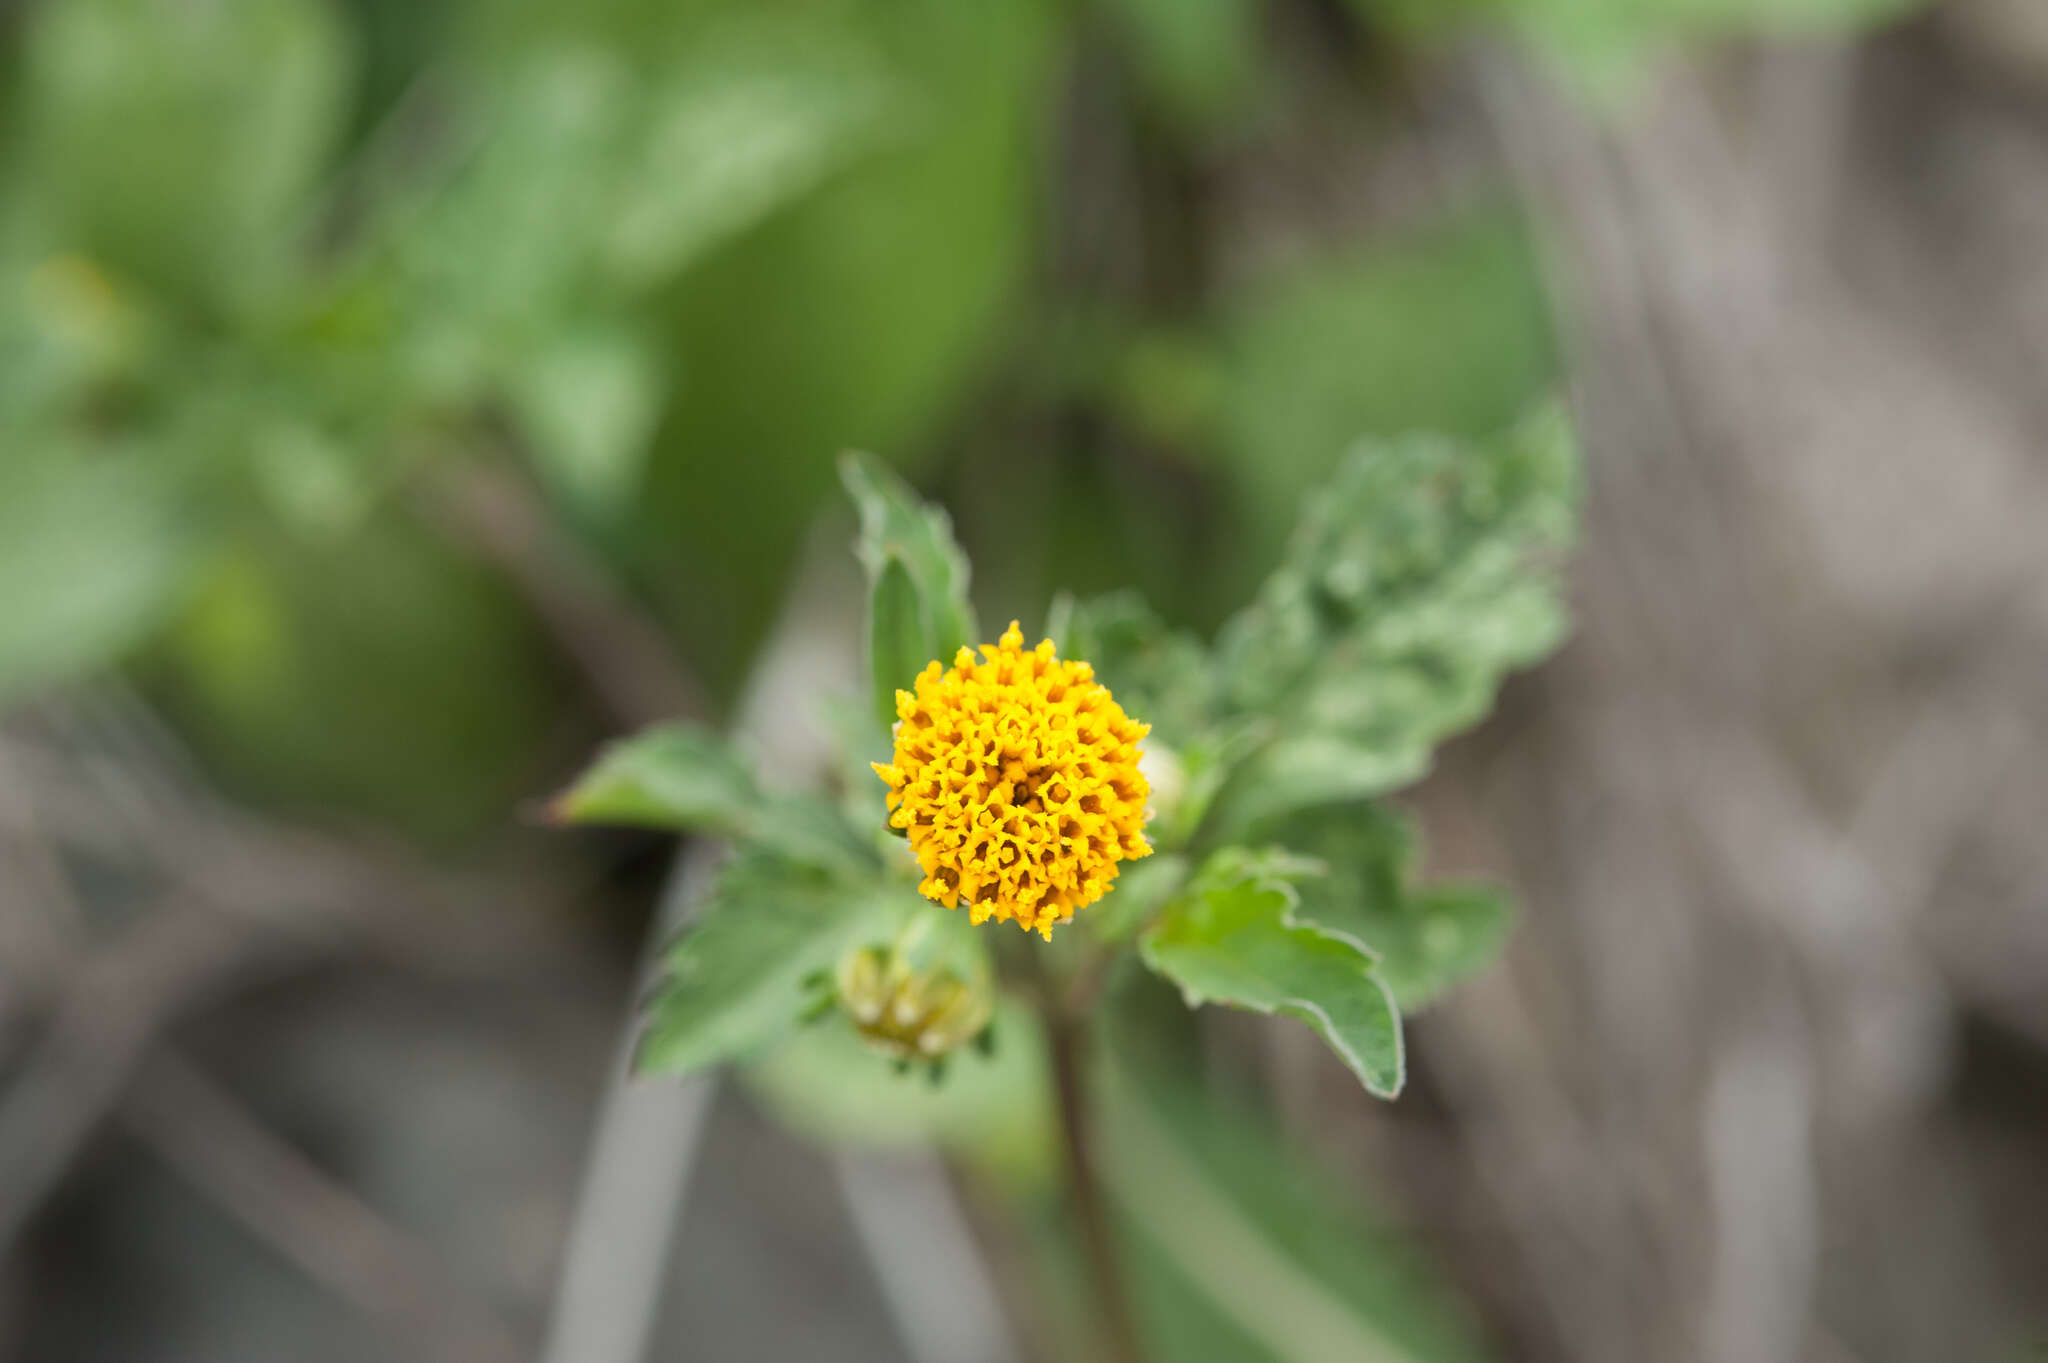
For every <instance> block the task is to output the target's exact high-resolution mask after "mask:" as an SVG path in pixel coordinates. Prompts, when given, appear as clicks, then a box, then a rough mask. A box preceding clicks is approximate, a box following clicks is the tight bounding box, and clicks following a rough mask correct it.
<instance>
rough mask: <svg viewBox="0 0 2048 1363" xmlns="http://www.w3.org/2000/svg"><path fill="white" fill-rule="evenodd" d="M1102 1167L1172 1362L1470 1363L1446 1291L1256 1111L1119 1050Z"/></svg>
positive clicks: (1467, 1342)
mask: <svg viewBox="0 0 2048 1363" xmlns="http://www.w3.org/2000/svg"><path fill="white" fill-rule="evenodd" d="M1118 1059H1119V1062H1120V1063H1119V1064H1118V1065H1117V1067H1116V1069H1115V1072H1114V1078H1115V1081H1116V1082H1115V1083H1114V1084H1113V1085H1111V1086H1109V1093H1108V1094H1107V1095H1106V1097H1107V1101H1106V1102H1105V1104H1104V1128H1105V1142H1104V1144H1105V1148H1106V1158H1107V1164H1108V1170H1107V1173H1108V1177H1107V1179H1106V1180H1105V1182H1106V1186H1107V1187H1108V1188H1109V1190H1110V1193H1111V1196H1113V1197H1114V1198H1115V1199H1116V1202H1117V1204H1118V1209H1119V1210H1120V1211H1121V1212H1122V1214H1123V1218H1124V1223H1125V1225H1126V1226H1128V1227H1129V1228H1130V1229H1131V1230H1132V1231H1134V1232H1135V1235H1134V1237H1133V1246H1132V1248H1133V1249H1134V1250H1135V1251H1136V1253H1135V1254H1134V1255H1133V1256H1132V1257H1133V1261H1134V1267H1135V1269H1136V1272H1135V1274H1134V1278H1135V1284H1134V1285H1135V1287H1136V1288H1137V1293H1138V1297H1139V1305H1140V1310H1141V1317H1142V1321H1143V1324H1144V1326H1145V1328H1146V1334H1147V1337H1148V1339H1149V1342H1150V1344H1151V1346H1152V1352H1153V1353H1154V1354H1155V1355H1156V1356H1157V1357H1160V1358H1170V1359H1173V1360H1175V1363H1470V1361H1471V1360H1476V1359H1478V1358H1480V1357H1481V1356H1482V1354H1481V1351H1480V1349H1479V1347H1478V1345H1477V1342H1476V1341H1475V1339H1474V1338H1473V1331H1472V1329H1471V1327H1470V1325H1469V1324H1468V1323H1467V1321H1466V1320H1464V1319H1463V1318H1462V1317H1461V1313H1460V1312H1459V1311H1458V1310H1457V1307H1456V1304H1455V1303H1454V1302H1453V1301H1452V1300H1451V1298H1450V1296H1449V1293H1448V1292H1447V1291H1446V1288H1445V1285H1444V1284H1443V1283H1441V1282H1440V1281H1437V1280H1435V1279H1434V1278H1433V1277H1432V1275H1431V1274H1430V1273H1429V1272H1428V1269H1427V1266H1426V1265H1425V1263H1424V1262H1423V1261H1422V1259H1421V1257H1420V1256H1419V1255H1418V1254H1417V1252H1416V1248H1415V1247H1414V1246H1413V1245H1412V1244H1409V1243H1406V1242H1405V1241H1404V1240H1403V1239H1402V1238H1401V1237H1400V1236H1398V1235H1397V1234H1395V1233H1394V1232H1393V1231H1392V1230H1390V1229H1389V1228H1388V1227H1387V1226H1386V1225H1384V1224H1383V1223H1381V1222H1379V1221H1378V1220H1377V1219H1376V1218H1375V1217H1373V1216H1372V1215H1370V1213H1369V1209H1368V1208H1366V1207H1365V1206H1363V1205H1358V1204H1357V1200H1356V1199H1355V1198H1354V1197H1352V1196H1350V1195H1348V1192H1349V1190H1348V1189H1347V1188H1346V1187H1345V1186H1344V1184H1345V1179H1344V1177H1343V1171H1341V1170H1337V1169H1328V1168H1320V1167H1318V1166H1317V1163H1316V1161H1314V1160H1313V1159H1311V1158H1310V1156H1309V1152H1307V1151H1305V1150H1302V1149H1300V1148H1298V1147H1296V1146H1295V1145H1293V1144H1292V1143H1290V1142H1288V1141H1287V1140H1285V1139H1283V1138H1282V1136H1281V1135H1280V1134H1279V1133H1278V1132H1276V1131H1274V1130H1273V1129H1271V1127H1269V1126H1268V1125H1267V1124H1266V1123H1264V1122H1263V1121H1259V1120H1257V1119H1255V1118H1254V1117H1253V1116H1252V1115H1251V1114H1249V1113H1246V1112H1243V1111H1241V1110H1238V1109H1236V1108H1234V1107H1229V1106H1225V1105H1223V1104H1221V1103H1218V1102H1216V1101H1213V1100H1205V1099H1204V1098H1203V1096H1202V1095H1200V1094H1198V1093H1194V1092H1191V1091H1188V1090H1186V1089H1185V1088H1184V1087H1183V1086H1180V1085H1176V1084H1175V1083H1174V1082H1173V1079H1172V1076H1174V1075H1176V1074H1177V1073H1181V1072H1182V1071H1180V1070H1178V1069H1176V1068H1175V1067H1173V1066H1164V1065H1162V1066H1148V1065H1145V1064H1143V1063H1142V1060H1143V1058H1142V1057H1133V1056H1132V1055H1130V1054H1128V1053H1126V1052H1124V1051H1122V1050H1120V1051H1119V1052H1118Z"/></svg>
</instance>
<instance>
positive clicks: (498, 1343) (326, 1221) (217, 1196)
mask: <svg viewBox="0 0 2048 1363" xmlns="http://www.w3.org/2000/svg"><path fill="white" fill-rule="evenodd" d="M121 1119H122V1121H123V1123H124V1124H125V1125H126V1127H127V1128H128V1130H129V1131H130V1132H131V1133H132V1134H133V1135H134V1136H135V1137H136V1138H137V1139H138V1140H140V1141H141V1142H142V1143H143V1144H144V1145H145V1146H147V1147H148V1148H149V1149H150V1150H151V1151H152V1152H153V1153H155V1154H156V1155H157V1156H158V1157H159V1158H161V1159H162V1160H163V1161H164V1162H165V1163H166V1164H168V1165H169V1166H170V1167H171V1168H173V1169H175V1170H176V1171H177V1172H178V1173H179V1174H180V1175H181V1176H183V1177H184V1178H185V1179H186V1181H188V1182H189V1183H191V1184H193V1185H194V1186H195V1187H197V1188H198V1189H200V1190H201V1191H202V1192H204V1193H205V1194H207V1195H208V1196H209V1197H211V1198H212V1199H213V1200H214V1201H215V1202H216V1203H218V1204H219V1205H220V1206H222V1207H223V1208H225V1209H226V1210H227V1211H228V1212H229V1213H230V1214H231V1215H232V1216H234V1218H235V1219H236V1220H237V1221H240V1222H241V1223H242V1224H243V1225H244V1226H246V1227H247V1228H248V1229H249V1230H250V1231H252V1232H253V1233H255V1234H256V1235H257V1236H258V1237H260V1238H261V1239H263V1240H264V1241H266V1242H268V1243H269V1244H270V1245H272V1246H273V1247H274V1248H276V1249H277V1250H278V1251H279V1252H280V1253H282V1254H283V1255H284V1256H285V1257H286V1258H289V1259H290V1260H292V1262H294V1263H296V1264H297V1265H298V1266H299V1267H300V1268H302V1269H304V1270H305V1271H306V1273H307V1274H308V1275H310V1276H311V1277H312V1278H314V1279H315V1280H316V1281H318V1282H319V1283H321V1284H322V1285H324V1286H325V1287H327V1288H328V1289H329V1290H331V1291H332V1292H334V1293H335V1295H337V1296H339V1297H341V1298H343V1299H344V1300H346V1301H347V1302H349V1303H350V1304H351V1305H353V1306H354V1307H356V1308H357V1309H358V1310H360V1311H362V1312H363V1313H364V1314H365V1315H368V1316H372V1317H375V1318H377V1319H379V1320H383V1321H386V1322H388V1323H389V1324H391V1325H393V1326H395V1327H397V1328H399V1329H401V1330H403V1331H404V1332H405V1333H407V1334H408V1335H411V1336H414V1337H416V1338H418V1339H419V1340H421V1341H423V1342H424V1343H425V1345H426V1347H425V1348H424V1349H422V1351H421V1352H422V1354H423V1356H427V1357H433V1358H445V1359H450V1360H472V1361H473V1363H511V1361H512V1360H518V1359H522V1358H524V1357H526V1356H527V1355H526V1351H525V1350H524V1349H523V1348H522V1347H521V1346H520V1344H519V1341H518V1339H517V1338H516V1337H515V1336H514V1334H513V1333H512V1331H511V1330H510V1329H509V1328H507V1326H506V1325H505V1324H504V1322H502V1321H501V1320H499V1319H498V1318H497V1317H496V1315H495V1314H493V1313H492V1312H491V1311H489V1310H488V1309H487V1308H485V1307H484V1306H482V1305H481V1304H480V1303H478V1302H476V1301H475V1300H474V1299H473V1298H472V1297H471V1296H470V1294H469V1293H468V1292H467V1291H466V1290H464V1289H463V1288H462V1287H461V1286H460V1285H459V1284H457V1283H456V1282H454V1281H453V1280H451V1278H450V1276H449V1275H448V1273H447V1272H446V1271H445V1270H444V1268H443V1266H442V1263H441V1261H440V1259H439V1257H438V1256H437V1255H436V1254H435V1253H434V1252H433V1251H432V1250H430V1249H428V1248H427V1247H426V1246H424V1245H422V1244H421V1243H419V1242H418V1241H417V1240H415V1239H413V1238H412V1237H411V1236H410V1235H408V1234H407V1233H405V1232H404V1231H401V1230H399V1229H398V1228H396V1227H394V1226H393V1225H391V1224H390V1223H389V1222H388V1221H386V1220H385V1219H384V1218H383V1217H381V1216H379V1215H378V1214H377V1213H376V1212H375V1211H374V1210H372V1209H371V1208H370V1207H369V1206H368V1205H367V1204H365V1203H364V1202H363V1201H362V1199H361V1198H359V1197H357V1196H356V1195H355V1194H354V1193H353V1192H351V1191H349V1190H348V1189H347V1188H346V1187H344V1186H342V1185H341V1184H340V1183H338V1182H336V1181H335V1180H334V1179H333V1178H331V1177H330V1176H329V1175H328V1174H327V1173H326V1172H325V1171H323V1170H321V1169H320V1168H319V1167H318V1166H316V1165H315V1164H313V1162H312V1161H310V1160H308V1159H307V1158H306V1157H305V1156H304V1155H302V1154H300V1153H299V1152H298V1151H297V1150H294V1149H293V1148H292V1147H291V1146H289V1145H287V1144H286V1143H285V1142H284V1141H282V1140H280V1139H278V1137H277V1136H276V1135H274V1134H273V1133H272V1132H271V1131H270V1130H269V1129H268V1128H266V1127H265V1126H264V1125H263V1124H262V1123H261V1122H260V1121H258V1120H257V1119H256V1118H255V1117H254V1116H253V1115H251V1114H250V1113H249V1111H248V1110H247V1109H246V1108H245V1107H243V1105H242V1104H241V1103H240V1102H238V1101H237V1100H236V1099H235V1097H234V1096H233V1095H232V1094H230V1093H229V1092H227V1091H226V1090H225V1089H223V1088H222V1087H221V1086H220V1085H219V1084H217V1083H215V1082H214V1081H213V1079H211V1078H210V1077H209V1076H208V1075H207V1074H206V1073H205V1072H204V1071H202V1070H200V1069H199V1068H198V1067H197V1066H195V1065H193V1064H191V1063H190V1062H188V1061H186V1060H185V1059H183V1058H182V1057H180V1056H178V1055H176V1054H175V1053H172V1052H168V1051H166V1052H159V1053H158V1054H157V1056H156V1057H155V1058H154V1059H153V1060H151V1061H150V1062H149V1064H148V1065H147V1066H146V1067H145V1068H144V1069H143V1070H142V1072H141V1073H140V1074H139V1075H138V1076H137V1077H136V1080H135V1083H134V1085H133V1087H132V1088H131V1089H130V1091H129V1094H128V1096H127V1098H126V1099H125V1100H124V1101H123V1103H122V1106H121Z"/></svg>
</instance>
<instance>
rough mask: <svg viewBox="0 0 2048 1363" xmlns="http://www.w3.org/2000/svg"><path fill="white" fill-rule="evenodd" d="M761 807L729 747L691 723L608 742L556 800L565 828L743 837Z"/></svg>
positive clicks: (744, 767) (747, 774) (749, 778)
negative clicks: (625, 827) (622, 827)
mask: <svg viewBox="0 0 2048 1363" xmlns="http://www.w3.org/2000/svg"><path fill="white" fill-rule="evenodd" d="M760 801H761V792H760V790H759V789H758V788H757V787H756V786H755V784H754V776H753V773H752V772H751V771H750V770H749V769H748V767H747V764H746V762H745V761H744V760H743V759H742V758H741V757H740V755H739V753H737V752H736V751H734V749H733V747H732V745H731V744H729V743H727V742H726V741H725V740H724V739H722V738H720V737H718V736H717V735H716V734H713V733H711V732H709V731H707V730H705V729H703V728H700V727H699V726H697V725H695V724H688V723H676V724H662V725H658V726H656V727H655V728H652V729H648V730H645V731H644V732H642V733H638V734H635V735H634V736H633V737H631V738H627V739H623V740H621V741H619V742H617V743H614V744H612V745H611V746H610V747H608V748H606V749H605V750H604V751H603V752H601V753H599V754H598V757H597V761H596V762H594V763H593V764H592V765H591V767H590V770H588V771H586V772H585V773H584V774H583V775H582V776H580V777H578V778H577V779H576V783H575V784H574V785H572V786H571V787H569V789H568V790H566V791H564V792H563V793H562V794H561V795H559V796H557V797H556V798H555V800H554V803H553V804H552V805H550V806H549V812H550V813H551V814H552V815H553V816H554V817H555V818H557V819H560V820H561V821H563V822H564V823H613V824H635V825H638V826H641V827H645V828H664V829H676V830H680V829H685V828H688V829H699V830H703V831H706V832H712V833H723V834H727V835H731V834H735V833H739V832H741V831H743V830H744V829H745V828H746V827H747V826H748V824H749V822H750V821H751V820H752V819H753V817H754V814H755V811H756V809H757V807H758V806H759V804H760Z"/></svg>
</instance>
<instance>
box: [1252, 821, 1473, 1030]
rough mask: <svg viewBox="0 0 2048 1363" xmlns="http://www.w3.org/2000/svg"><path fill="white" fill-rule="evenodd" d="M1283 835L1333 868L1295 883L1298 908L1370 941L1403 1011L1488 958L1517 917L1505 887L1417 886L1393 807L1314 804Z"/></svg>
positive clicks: (1409, 844) (1406, 832)
mask: <svg viewBox="0 0 2048 1363" xmlns="http://www.w3.org/2000/svg"><path fill="white" fill-rule="evenodd" d="M1276 836H1278V837H1279V838H1280V839H1281V840H1282V841H1283V842H1285V843H1286V845H1287V847H1288V850H1290V851H1293V852H1298V853H1303V854H1306V855H1308V856H1312V857H1315V858H1316V859H1318V860H1319V861H1321V862H1322V863H1323V864H1324V865H1325V866H1327V867H1328V868H1329V869H1328V872H1327V874H1325V875H1322V876H1318V877H1315V878H1313V879H1308V880H1304V881H1302V882H1301V883H1300V885H1299V886H1298V887H1297V888H1298V890H1299V892H1300V896H1301V906H1300V908H1299V909H1298V910H1297V911H1296V914H1297V917H1299V918H1301V919H1303V920H1306V921H1308V922H1312V923H1316V924H1318V925H1320V926H1322V927H1326V928H1332V929H1335V930H1336V931H1338V932H1342V933H1345V934H1347V935H1349V936H1352V937H1355V938H1357V939H1358V940H1359V941H1360V942H1363V943H1364V944H1365V945H1366V946H1367V947H1368V948H1369V949H1371V951H1372V952H1373V953H1374V955H1376V956H1377V957H1378V958H1379V973H1380V976H1381V978H1383V979H1384V980H1386V982H1387V987H1388V988H1389V989H1391V990H1393V992H1394V1000H1395V1002H1396V1003H1398V1004H1399V1005H1400V1007H1401V1011H1402V1012H1403V1013H1409V1012H1413V1011H1414V1010H1416V1009H1419V1008H1422V1007H1425V1006H1426V1005H1428V1004H1429V1003H1430V1002H1432V1001H1433V1000H1434V999H1436V998H1437V997H1438V996H1439V995H1440V994H1442V993H1443V991H1444V990H1446V989H1448V988H1450V987H1451V986H1452V985H1454V984H1456V983H1457V982H1458V981H1460V980H1462V979H1464V978H1465V977H1467V976H1468V975H1470V974H1472V973H1473V972H1474V971H1476V970H1478V969H1480V968H1481V967H1483V966H1484V965H1486V964H1487V963H1488V962H1489V961H1491V960H1492V959H1493V958H1494V956H1495V955H1496V953H1497V952H1498V951H1499V948H1500V944H1501V940H1502V938H1504V937H1505V936H1506V935H1507V931H1508V928H1509V926H1510V925H1511V924H1512V922H1513V918H1514V915H1513V911H1512V906H1511V904H1510V902H1509V899H1508V896H1507V895H1506V894H1505V893H1503V892H1502V891H1500V890H1498V889H1495V888H1493V887H1491V886H1487V885H1478V884H1471V883H1450V884H1436V885H1424V886H1414V885H1411V884H1410V877H1411V875H1412V874H1413V869H1412V868H1413V864H1414V862H1415V859H1416V853H1415V838H1414V834H1413V831H1412V829H1411V827H1410V825H1409V822H1408V820H1406V819H1405V818H1403V817H1402V816H1401V815H1399V814H1397V813H1395V812H1394V811H1392V810H1389V809H1385V808H1382V807H1380V806H1376V805H1365V804H1356V805H1347V806H1333V807H1330V808H1325V809H1316V810H1309V811H1306V812H1304V813H1301V814H1297V815H1296V816H1295V817H1293V818H1292V819H1289V820H1288V821H1287V822H1286V823H1285V824H1283V825H1282V826H1281V827H1280V828H1279V829H1278V830H1276Z"/></svg>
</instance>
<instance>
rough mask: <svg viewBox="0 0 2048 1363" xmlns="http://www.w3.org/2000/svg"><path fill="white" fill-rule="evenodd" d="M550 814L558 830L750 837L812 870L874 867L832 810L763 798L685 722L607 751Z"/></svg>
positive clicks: (730, 752) (731, 756)
mask: <svg viewBox="0 0 2048 1363" xmlns="http://www.w3.org/2000/svg"><path fill="white" fill-rule="evenodd" d="M548 812H549V814H550V815H551V816H552V817H553V818H555V819H558V820H560V821H561V822H563V823H610V824H627V825H631V826H634V827H640V828H660V829H669V830H673V831H682V830H685V829H688V830H691V831H695V832H704V833H716V834H721V835H723V836H726V837H738V838H746V839H749V840H751V841H752V842H755V843H758V844H760V845H761V846H763V847H764V848H772V849H774V850H776V851H777V852H779V853H781V854H782V855H785V856H788V857H791V858H793V859H795V860H797V861H801V862H804V863H807V864H809V865H813V866H819V867H825V868H837V869H839V870H842V871H847V872H853V873H865V872H867V871H869V870H871V869H872V868H873V867H874V865H875V863H876V858H875V852H874V849H873V847H872V846H870V845H869V843H868V842H866V841H865V840H863V839H862V837H861V836H860V834H859V833H857V832H856V831H855V830H854V829H853V828H851V827H850V826H849V825H848V824H847V822H846V820H845V818H844V816H843V815H842V814H841V812H840V811H839V809H838V808H837V807H836V806H834V805H832V804H830V803H829V802H827V801H825V800H822V799H818V798H815V797H812V796H807V795H794V794H783V793H780V792H767V791H763V790H762V789H761V788H760V786H759V785H758V784H757V783H756V782H755V780H754V776H753V772H752V770H751V769H750V768H749V766H748V764H747V762H746V760H745V759H744V758H743V757H741V755H740V754H739V752H738V751H737V750H735V749H734V748H733V746H732V745H731V744H730V743H728V742H726V741H725V740H724V739H722V738H719V737H718V736H717V735H715V734H713V733H710V732H709V731H707V730H705V729H703V728H701V727H699V726H698V725H695V724H689V723H674V724H661V725H657V726H655V727H654V728H651V729H648V730H645V731H644V732H642V733H639V734H636V735H634V736H633V737H631V738H627V739H622V740H620V741H619V742H617V743H614V744H612V745H611V746H610V747H608V748H606V749H605V750H604V751H603V752H601V753H599V754H598V757H597V760H596V761H595V762H593V763H592V764H591V766H590V769H589V770H588V771H586V772H585V773H584V774H583V775H582V776H581V777H579V778H577V780H576V782H575V784H573V785H572V786H570V787H569V789H568V790H566V791H564V792H563V793H562V794H561V795H559V796H557V797H555V799H554V800H553V801H552V802H551V803H550V804H549V806H548Z"/></svg>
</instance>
